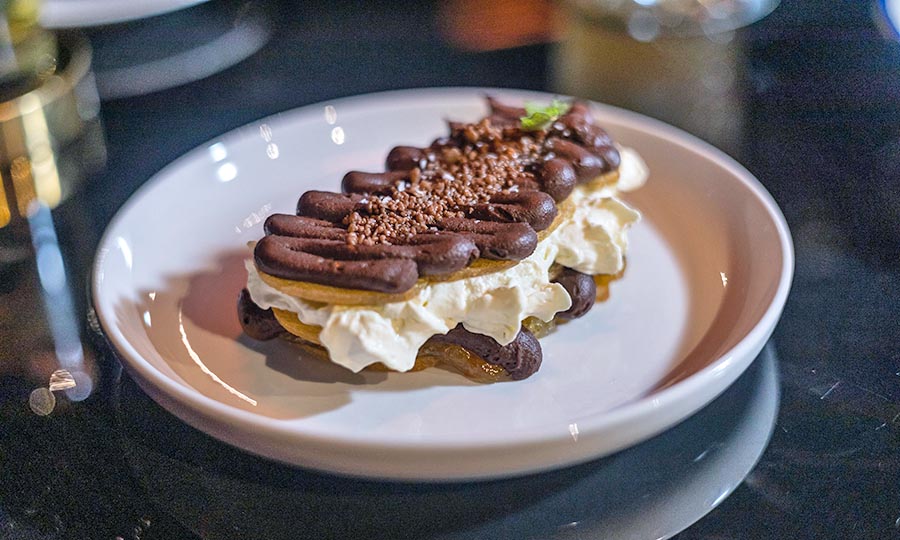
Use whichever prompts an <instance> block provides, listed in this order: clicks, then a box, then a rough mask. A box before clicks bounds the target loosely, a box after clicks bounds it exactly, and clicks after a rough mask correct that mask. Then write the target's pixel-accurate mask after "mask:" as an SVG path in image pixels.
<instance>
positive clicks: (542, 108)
mask: <svg viewBox="0 0 900 540" xmlns="http://www.w3.org/2000/svg"><path fill="white" fill-rule="evenodd" d="M569 107H570V105H569V104H568V103H566V102H565V101H561V100H558V99H554V100H553V101H552V102H550V104H549V105H540V104H537V103H534V102H529V103H526V104H525V114H526V115H527V116H523V117H521V118H519V120H520V121H521V124H522V129H523V130H524V131H538V130H541V129H547V128H548V127H549V126H550V125H551V124H552V123H553V122H554V121H555V120H556V119H557V118H559V117H560V116H562V115H564V114H566V111H568V110H569Z"/></svg>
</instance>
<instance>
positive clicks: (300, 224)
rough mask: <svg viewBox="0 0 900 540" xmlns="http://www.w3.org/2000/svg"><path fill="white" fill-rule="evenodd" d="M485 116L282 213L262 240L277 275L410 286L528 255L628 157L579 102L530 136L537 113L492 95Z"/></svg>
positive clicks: (263, 259)
mask: <svg viewBox="0 0 900 540" xmlns="http://www.w3.org/2000/svg"><path fill="white" fill-rule="evenodd" d="M488 104H489V106H490V114H489V115H488V116H487V117H486V118H485V119H483V120H481V121H479V122H476V123H471V124H465V123H456V122H451V123H450V136H449V137H443V138H440V139H437V140H436V141H434V142H433V143H432V144H431V145H430V146H429V147H427V148H415V147H411V146H398V147H396V148H394V149H393V150H391V152H390V153H389V154H388V156H387V160H386V166H387V169H388V170H387V171H386V172H382V173H367V172H360V171H351V172H349V173H347V174H346V175H345V176H344V179H343V182H342V186H341V187H342V190H343V193H330V192H324V191H308V192H306V193H304V194H303V196H301V197H300V200H299V202H298V204H297V216H273V217H272V219H270V220H269V222H267V228H266V232H267V235H268V236H267V237H266V238H264V239H263V240H262V241H260V242H259V243H258V244H257V247H256V251H255V259H256V263H257V265H258V266H259V268H260V269H261V270H262V271H264V272H267V273H270V274H272V275H275V276H278V277H282V278H286V279H293V280H300V281H311V282H314V283H320V284H325V285H333V286H337V287H346V288H362V289H367V290H374V291H381V292H402V291H404V290H407V289H409V288H410V287H412V286H413V284H414V283H415V282H416V279H417V278H418V277H420V276H427V275H441V274H448V273H451V272H454V271H456V270H458V269H460V268H462V267H464V266H466V265H468V264H470V263H471V262H472V261H473V260H474V259H475V258H478V257H483V258H490V259H506V260H521V259H523V258H525V257H527V256H529V255H530V254H531V253H532V252H533V251H534V249H535V247H536V245H537V231H540V230H543V229H545V228H547V227H549V226H550V224H551V223H552V222H553V220H554V218H555V217H556V214H557V209H556V202H559V201H562V200H564V199H565V198H566V197H568V196H569V194H570V193H571V192H572V189H574V187H575V185H576V184H578V183H582V182H586V181H589V180H591V179H593V178H595V177H596V176H598V175H600V174H603V173H606V172H609V171H611V170H614V169H615V168H617V167H618V165H619V154H618V152H617V150H616V148H615V147H614V146H613V145H612V141H611V140H610V138H609V136H608V135H607V134H606V132H604V131H603V130H602V129H601V128H599V127H598V126H596V125H595V124H594V123H593V117H592V115H591V113H590V109H589V107H588V105H587V104H586V103H583V102H577V101H576V102H574V103H573V104H572V105H571V107H570V109H569V110H568V111H567V112H566V113H565V114H564V115H562V116H561V117H559V118H558V119H557V120H556V121H554V122H553V123H552V124H551V125H550V126H549V127H547V128H545V129H543V130H539V131H523V130H522V129H521V128H520V118H521V117H522V116H524V115H525V110H524V109H522V108H519V107H512V106H508V105H504V104H501V103H499V102H497V101H496V100H494V99H492V98H488Z"/></svg>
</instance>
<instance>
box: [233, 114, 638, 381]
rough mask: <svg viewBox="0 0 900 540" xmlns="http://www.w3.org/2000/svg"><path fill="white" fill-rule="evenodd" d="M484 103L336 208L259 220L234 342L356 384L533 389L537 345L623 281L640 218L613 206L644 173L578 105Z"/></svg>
mask: <svg viewBox="0 0 900 540" xmlns="http://www.w3.org/2000/svg"><path fill="white" fill-rule="evenodd" d="M487 102H488V107H489V109H490V112H489V114H488V115H487V116H486V117H485V118H483V119H481V120H479V121H477V122H474V123H457V122H449V128H450V134H449V135H448V136H446V137H442V138H439V139H437V140H435V141H434V142H432V144H431V145H430V146H428V147H425V148H417V147H411V146H398V147H396V148H394V149H393V150H391V151H390V153H389V154H388V156H387V159H386V168H387V171H386V172H382V173H364V172H359V171H351V172H349V173H347V174H346V175H345V176H344V178H343V181H342V184H341V192H340V193H333V192H326V191H307V192H306V193H304V194H302V196H301V197H300V199H299V201H298V204H297V212H296V215H286V214H275V215H272V216H269V218H268V219H267V220H266V223H265V231H266V235H265V236H264V237H263V238H262V239H260V240H259V241H258V242H257V243H256V244H255V246H254V247H253V259H252V260H248V261H247V263H246V267H247V272H248V279H247V288H246V289H245V290H244V291H242V293H241V296H240V298H239V301H238V312H239V317H240V320H241V324H242V326H243V328H244V332H245V333H246V334H247V335H248V336H250V337H252V338H255V339H260V340H265V339H274V338H279V337H280V338H286V339H288V340H290V341H294V342H297V343H299V344H301V345H302V346H304V347H305V348H307V350H309V351H311V352H312V353H314V354H315V355H318V356H320V357H322V358H323V359H325V360H330V361H332V362H335V363H337V364H340V365H342V366H344V367H346V368H348V369H350V370H352V371H360V370H362V369H365V368H371V369H389V370H395V371H410V370H419V369H425V368H428V367H432V366H441V367H445V368H450V369H454V370H456V371H459V372H460V373H462V374H463V375H465V376H467V377H469V378H471V379H474V380H479V381H496V380H505V379H513V380H518V379H524V378H526V377H529V376H530V375H532V374H534V373H535V372H536V371H537V370H538V368H539V367H540V364H541V360H542V354H541V346H540V342H539V341H538V337H540V335H541V334H543V333H545V332H546V331H548V329H550V328H552V325H553V323H554V322H555V321H557V322H559V321H566V320H570V319H574V318H578V317H581V316H583V315H584V314H585V313H587V312H588V311H589V310H590V309H591V307H592V306H593V305H594V303H595V301H596V299H597V298H598V296H600V297H603V296H604V295H606V294H608V284H609V281H610V280H611V279H614V277H616V276H618V275H621V272H622V271H623V270H624V266H625V250H626V247H627V239H626V230H627V228H628V227H629V226H630V225H631V224H633V223H634V222H636V221H637V220H638V219H639V218H640V214H639V213H638V212H637V211H636V210H634V209H632V208H631V207H629V206H628V205H627V204H625V203H624V202H622V201H620V200H619V199H618V197H617V194H618V192H619V191H622V190H628V189H634V188H636V187H639V186H640V185H642V184H643V182H644V181H645V179H646V176H647V170H646V166H645V165H644V163H643V161H641V159H640V157H639V156H638V155H637V154H636V153H635V152H634V151H633V150H630V149H626V148H623V147H620V146H617V145H615V144H614V143H613V141H612V140H611V139H610V137H609V136H608V134H607V133H606V132H605V131H604V130H603V129H602V128H600V127H599V126H597V125H596V124H595V123H594V119H593V116H592V114H591V111H590V108H589V106H588V104H587V103H585V102H581V101H574V102H572V103H571V104H569V103H563V102H559V101H554V102H553V103H551V104H550V105H549V106H546V107H533V106H529V107H527V108H519V107H513V106H509V105H506V104H501V103H499V102H497V101H496V100H494V99H491V98H487ZM536 334H537V335H536Z"/></svg>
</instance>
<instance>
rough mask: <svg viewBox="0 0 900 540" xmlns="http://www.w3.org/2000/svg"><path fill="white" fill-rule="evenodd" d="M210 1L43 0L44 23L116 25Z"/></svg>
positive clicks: (78, 25) (52, 26)
mask: <svg viewBox="0 0 900 540" xmlns="http://www.w3.org/2000/svg"><path fill="white" fill-rule="evenodd" d="M206 1H207V0H140V1H133V0H132V1H128V0H125V1H123V0H44V2H43V4H42V6H41V24H42V25H43V26H45V27H47V28H76V27H84V26H100V25H103V24H115V23H120V22H125V21H132V20H135V19H143V18H145V17H153V16H154V15H161V14H163V13H168V12H170V11H176V10H179V9H184V8H186V7H190V6H193V5H195V4H200V3H202V2H206Z"/></svg>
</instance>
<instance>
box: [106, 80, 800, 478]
mask: <svg viewBox="0 0 900 540" xmlns="http://www.w3.org/2000/svg"><path fill="white" fill-rule="evenodd" d="M489 93H493V94H497V95H505V96H509V97H527V96H535V97H543V98H549V97H553V96H560V95H561V94H553V93H549V92H539V91H531V90H519V89H511V88H485V87H470V86H450V87H435V88H412V89H400V90H389V91H385V92H375V93H369V94H360V95H355V96H348V97H343V98H338V99H333V100H323V101H320V102H316V103H312V104H309V105H305V106H301V107H296V108H292V109H288V110H285V111H281V112H278V113H274V114H272V115H268V116H265V117H262V118H259V119H257V120H253V121H251V122H248V123H246V124H243V125H241V126H239V127H236V128H233V129H229V130H227V131H225V132H224V133H221V134H219V135H217V136H216V137H213V138H212V139H209V140H208V141H206V142H204V143H200V144H198V145H195V146H194V147H192V148H191V149H190V150H188V151H187V152H185V153H183V154H181V155H180V156H179V157H178V158H176V159H174V160H173V161H171V162H170V163H168V164H167V165H166V166H164V167H163V168H161V169H160V170H158V171H157V172H155V173H154V174H153V175H152V176H151V177H150V178H149V179H148V180H147V181H145V182H144V183H143V184H142V185H141V186H140V187H139V188H138V189H137V190H135V191H134V192H133V193H132V194H131V195H130V196H129V197H128V199H127V200H126V201H125V202H124V203H123V204H122V205H121V206H120V207H119V208H118V209H117V210H116V212H115V214H114V216H113V217H112V219H110V221H109V222H108V223H107V225H106V228H105V230H104V232H103V235H102V236H101V239H100V242H99V243H98V245H97V250H96V252H95V256H94V263H93V264H92V265H91V278H90V286H91V295H90V300H91V304H92V305H93V306H94V309H95V310H96V313H97V319H98V321H99V323H100V327H101V329H102V331H103V334H104V336H105V338H106V340H107V341H108V342H109V344H110V346H111V349H112V350H113V351H114V352H115V353H116V356H118V357H119V358H120V359H121V361H122V363H123V365H125V367H126V368H127V369H128V370H129V372H131V373H132V374H133V375H135V377H136V380H137V381H138V382H139V383H140V385H141V387H142V388H143V389H144V390H145V391H147V392H148V394H150V395H151V397H153V398H154V400H155V401H157V402H160V401H165V402H167V403H165V404H164V406H165V408H166V409H167V410H169V411H170V412H173V413H175V414H176V416H179V417H180V418H182V420H185V421H186V422H187V423H189V424H191V425H194V427H197V428H199V429H201V430H202V431H207V432H209V431H208V430H206V429H203V428H202V427H201V426H200V425H198V421H196V419H194V418H192V417H191V416H190V414H185V413H184V411H174V410H172V405H180V406H182V407H186V408H187V409H188V410H190V411H191V412H192V413H194V414H198V415H199V416H200V417H202V418H207V419H212V418H215V419H216V421H217V422H222V421H226V422H225V423H226V424H229V425H232V426H241V427H242V428H249V429H253V430H254V431H255V432H258V433H259V432H263V433H265V434H266V436H267V437H269V438H274V439H278V438H280V437H283V436H285V434H289V435H290V437H291V439H292V440H293V441H295V442H301V441H302V442H305V443H309V444H311V445H313V446H319V445H325V447H334V448H335V449H343V450H350V449H353V450H356V451H361V450H366V451H371V452H375V453H380V452H392V451H404V452H408V453H417V454H427V453H431V452H435V451H447V450H452V451H477V452H483V451H485V450H497V449H504V448H506V449H511V448H521V447H522V446H529V447H532V450H534V451H539V450H540V448H544V447H546V448H549V447H552V446H556V445H559V444H564V443H566V442H567V441H568V442H571V440H572V436H571V435H570V434H569V433H568V432H567V431H565V430H562V429H561V430H559V432H558V433H556V434H553V433H547V432H546V431H543V432H534V431H526V432H522V433H517V434H516V436H515V438H510V437H508V436H504V437H503V438H499V439H496V440H481V441H478V442H474V443H473V442H471V441H469V442H453V441H446V440H441V441H428V440H419V441H411V440H410V441H395V442H390V441H372V440H371V439H367V438H366V437H354V436H352V435H351V436H346V435H345V434H341V435H335V434H324V433H315V432H313V433H311V432H309V431H305V430H297V429H293V428H292V427H291V426H290V425H289V424H288V423H289V421H285V420H278V419H273V418H267V417H266V418H263V417H261V416H260V415H257V414H255V413H253V412H250V411H246V410H243V409H240V408H238V407H235V406H232V405H229V404H227V403H224V402H222V401H219V400H216V399H214V398H212V397H209V396H206V395H204V394H202V393H200V392H199V391H197V390H195V389H192V388H190V387H188V386H186V385H184V384H182V383H179V382H178V381H175V380H173V379H171V378H170V377H168V376H167V375H165V374H164V373H162V372H161V371H160V370H159V369H158V368H156V367H155V366H154V365H153V364H152V363H151V362H149V361H148V360H146V359H145V358H143V356H142V355H141V354H140V353H138V352H137V350H136V349H135V348H134V347H132V345H131V343H130V342H129V340H127V339H126V338H125V335H124V332H121V331H119V330H118V329H117V327H116V325H114V324H112V321H110V320H108V316H107V314H106V313H105V312H104V311H102V310H100V309H97V306H98V305H99V304H101V302H100V300H99V294H100V293H99V292H98V291H99V290H100V288H101V283H100V281H101V280H100V276H101V275H102V272H101V267H102V265H103V261H104V258H105V253H104V250H106V249H108V248H109V246H110V245H111V244H110V241H111V235H112V232H113V231H114V230H115V229H116V228H117V227H118V226H119V224H120V222H121V221H122V220H123V219H124V217H125V215H126V214H127V213H128V212H129V210H130V209H131V208H132V207H134V206H135V205H137V204H138V201H139V200H140V199H141V198H142V196H143V195H144V194H145V193H147V192H148V191H150V190H152V189H154V188H155V186H157V185H158V184H159V183H161V182H163V181H164V180H165V178H166V176H167V172H169V171H172V170H175V169H177V168H178V167H179V166H180V164H181V163H182V161H184V160H188V159H192V158H194V157H195V155H196V154H198V153H200V152H202V151H203V150H204V149H205V148H206V147H207V146H208V145H209V144H211V143H212V142H214V141H221V140H222V139H223V138H225V137H233V136H236V135H237V134H239V133H241V132H244V131H246V130H248V129H253V128H254V127H256V126H258V125H259V124H260V123H268V122H271V123H273V124H274V123H275V122H277V121H278V120H279V119H281V118H282V117H285V116H288V115H291V116H296V115H302V114H303V113H304V112H307V111H313V110H316V109H319V108H321V107H323V106H325V105H332V106H339V105H341V104H343V105H349V104H355V103H358V104H359V105H360V106H367V107H371V106H373V105H374V104H377V103H378V102H379V101H395V100H401V99H403V98H404V97H413V98H422V97H428V98H429V99H442V98H443V99H460V98H463V97H469V96H476V95H479V94H480V95H485V94H489ZM367 101H374V103H371V104H368V105H365V104H364V102H367ZM590 103H591V105H592V106H593V107H594V108H595V110H597V111H600V112H601V113H602V114H604V115H612V116H615V117H616V119H617V120H620V121H621V122H622V123H623V124H628V125H629V127H632V128H639V130H641V131H650V132H651V133H654V134H655V135H657V136H659V137H662V138H665V139H667V140H668V141H669V142H671V143H674V144H677V145H678V146H681V147H683V148H685V149H687V150H690V151H692V152H694V153H697V154H701V155H703V156H704V157H705V158H706V159H708V160H710V161H713V162H715V163H717V164H719V165H721V166H722V167H723V168H725V169H726V170H728V172H729V173H730V174H731V176H732V177H733V179H734V180H737V181H739V182H740V183H741V184H743V185H744V187H745V188H747V189H748V191H749V193H750V194H752V195H753V196H754V197H755V198H756V199H758V201H759V202H760V203H761V204H762V206H763V208H764V209H765V210H766V213H767V214H768V217H769V218H770V219H771V221H772V224H773V225H774V226H775V230H776V232H777V237H778V240H779V244H780V248H781V254H782V264H781V269H780V277H779V282H778V287H777V289H776V291H775V294H774V295H773V297H772V301H771V302H770V303H769V305H768V306H767V307H766V310H765V312H764V313H763V314H762V316H761V317H760V318H759V320H758V321H757V322H756V324H755V325H754V326H753V328H752V329H751V330H750V331H749V332H747V333H746V335H745V336H744V337H743V338H742V339H741V340H740V341H739V342H738V343H736V344H735V345H734V346H733V347H732V348H730V349H728V350H727V351H725V352H724V353H722V354H721V355H719V357H718V358H716V359H715V360H714V361H713V362H711V363H710V364H709V365H707V366H706V367H704V368H703V369H701V370H699V371H697V372H695V373H693V374H691V375H690V376H688V377H686V378H685V379H683V380H679V381H677V382H675V383H674V384H672V385H671V386H667V387H665V388H662V389H660V390H658V391H656V392H653V393H652V394H649V395H647V396H643V397H640V398H638V399H636V400H634V401H631V402H628V403H625V404H622V405H620V406H617V407H616V408H614V409H612V410H610V411H606V412H604V413H602V414H595V415H591V416H589V417H587V418H584V417H582V418H579V420H578V424H579V434H580V437H579V441H578V442H579V443H580V442H582V441H583V440H584V441H585V442H587V440H586V439H590V438H591V437H596V436H598V435H600V434H602V433H603V432H606V431H609V430H615V429H617V428H618V427H621V426H623V425H625V424H628V423H629V422H630V421H632V420H634V419H637V418H642V417H645V416H646V415H653V414H654V412H655V411H659V410H663V411H665V410H666V409H669V410H676V409H678V407H675V405H678V406H680V407H681V408H682V409H686V410H682V411H681V412H677V413H674V416H678V418H677V419H675V420H674V421H672V420H663V421H662V422H659V421H657V422H655V423H654V424H653V427H652V428H651V429H649V430H644V431H648V432H645V433H642V434H640V435H638V436H634V435H630V436H627V437H625V438H626V439H628V440H627V441H626V442H624V443H621V442H620V443H619V444H616V445H612V446H611V447H610V448H607V449H605V450H603V451H601V452H600V453H597V452H591V451H588V452H585V451H584V449H585V446H589V445H584V444H580V445H578V446H579V447H580V451H579V452H578V453H579V454H585V455H584V456H582V457H581V458H577V459H569V458H566V459H565V460H564V461H563V462H562V463H549V464H547V465H546V466H543V467H533V466H532V467H526V468H525V469H523V470H520V471H518V472H519V473H521V472H530V471H537V470H545V469H547V468H555V467H559V466H563V465H568V464H574V463H577V462H579V461H585V460H587V459H593V458H595V457H600V456H601V455H608V454H610V453H613V452H615V451H618V450H621V449H622V448H625V447H627V446H631V445H633V444H636V443H638V442H640V441H643V440H646V439H648V438H650V437H652V436H654V435H657V434H659V433H661V432H662V431H664V430H666V429H668V428H669V427H672V426H674V425H675V424H677V423H678V422H680V421H681V420H684V419H685V418H687V417H688V416H690V415H691V414H693V413H694V412H696V411H697V410H699V409H700V408H702V407H703V406H705V405H707V404H708V403H709V402H710V401H712V399H714V398H715V397H716V396H718V395H719V394H720V393H721V392H722V391H724V390H725V389H726V388H727V387H728V386H730V385H731V383H733V382H734V380H736V379H737V377H738V376H740V374H741V373H743V372H744V371H745V370H746V368H747V367H748V366H749V365H750V364H751V363H752V362H753V360H754V359H755V357H756V354H757V353H758V352H759V350H760V349H761V348H762V346H763V345H764V344H765V343H766V342H767V341H768V338H769V337H770V336H771V334H772V332H773V331H774V328H775V326H776V324H777V322H778V320H779V318H780V316H781V313H782V311H783V309H784V305H785V303H786V300H787V297H788V293H789V291H790V287H791V283H792V280H793V273H794V264H795V262H794V247H793V241H792V238H791V235H790V231H789V228H788V225H787V221H786V220H785V218H784V215H783V213H782V212H781V209H780V208H779V207H778V205H777V203H776V202H775V200H774V198H773V197H772V195H771V194H770V193H769V192H768V191H767V190H766V189H765V187H764V186H763V185H762V184H761V183H760V182H759V180H757V179H756V178H755V177H754V176H753V174H752V173H750V172H749V171H748V170H747V169H746V168H745V167H743V166H742V165H740V164H739V163H738V162H737V161H736V160H735V159H734V158H732V157H731V156H729V155H728V154H726V153H725V152H723V151H722V150H720V149H718V148H716V147H714V146H713V145H711V144H709V143H707V142H705V141H703V140H701V139H699V138H697V137H695V136H693V135H690V134H689V133H687V132H684V131H683V130H681V129H678V128H676V127H674V126H671V125H669V124H666V123H664V122H661V121H659V120H656V119H653V118H650V117H647V116H644V115H642V114H639V113H636V112H633V111H629V110H626V109H621V108H619V107H614V106H611V105H606V104H602V103H598V102H595V101H590ZM717 379H721V382H718V385H711V383H713V382H717V381H716V380H717ZM148 385H149V386H150V388H148ZM710 387H713V388H714V391H712V392H711V391H710V390H709V389H710ZM157 391H158V392H161V393H163V394H165V396H159V395H157V394H156V392H157ZM692 398H693V399H692ZM170 400H174V402H175V403H174V404H173V403H169V402H170ZM685 404H689V405H688V406H687V407H686V408H685ZM669 416H672V414H670V415H669ZM261 418H262V420H260V419H261ZM660 424H661V425H660ZM212 434H213V435H214V436H217V435H216V434H214V433H212ZM217 438H222V437H219V436H217ZM226 442H229V443H230V444H233V445H237V444H236V443H234V442H233V441H226ZM237 446H240V447H241V448H243V449H245V450H248V451H251V452H254V453H261V454H264V455H266V454H265V452H262V451H260V450H259V449H254V448H247V447H245V446H241V445H237ZM606 446H610V445H606ZM269 457H272V458H275V459H279V460H280V461H285V460H284V459H281V458H280V457H278V456H275V455H269ZM288 462H289V463H291V462H292V461H288ZM293 463H294V464H297V465H306V464H307V463H298V462H293ZM362 463H364V461H363V460H361V461H360V464H362ZM313 466H314V467H316V468H325V469H327V470H332V471H333V472H347V471H343V470H341V469H338V468H331V467H327V466H322V465H321V464H317V465H313ZM350 467H351V468H354V467H353V465H352V464H351V465H350ZM355 468H357V469H359V468H364V467H355ZM470 468H471V467H470ZM509 473H510V471H506V472H503V471H500V472H498V473H477V474H474V475H473V474H469V475H465V474H463V475H458V477H459V478H475V477H499V476H503V475H504V474H509ZM512 473H513V474H515V471H513V472H512ZM350 474H357V475H361V476H373V474H371V473H367V472H364V471H363V472H353V471H351V472H350ZM374 476H382V477H384V476H383V475H377V474H376V475H374ZM388 476H394V475H388ZM410 477H411V478H432V477H433V475H428V474H414V475H412V476H410ZM454 477H457V475H454Z"/></svg>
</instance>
